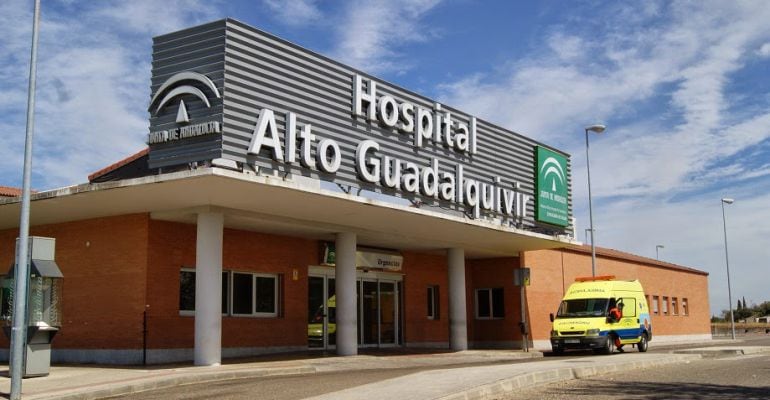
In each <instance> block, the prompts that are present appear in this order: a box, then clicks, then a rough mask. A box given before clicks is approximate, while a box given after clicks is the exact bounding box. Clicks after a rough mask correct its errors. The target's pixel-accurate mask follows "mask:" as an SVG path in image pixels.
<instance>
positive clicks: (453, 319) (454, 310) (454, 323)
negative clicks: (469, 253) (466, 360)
mask: <svg viewBox="0 0 770 400" xmlns="http://www.w3.org/2000/svg"><path fill="white" fill-rule="evenodd" d="M447 259H448V260H447V261H448V263H449V347H450V348H451V349H452V350H455V351H459V350H467V349H468V321H467V318H466V309H465V251H464V250H463V249H457V248H455V249H449V250H448V251H447Z"/></svg>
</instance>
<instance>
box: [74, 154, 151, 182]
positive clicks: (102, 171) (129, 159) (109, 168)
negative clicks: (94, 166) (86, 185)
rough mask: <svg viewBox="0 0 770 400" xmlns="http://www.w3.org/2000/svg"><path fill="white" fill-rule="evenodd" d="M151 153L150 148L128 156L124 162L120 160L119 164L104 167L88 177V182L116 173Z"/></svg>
mask: <svg viewBox="0 0 770 400" xmlns="http://www.w3.org/2000/svg"><path fill="white" fill-rule="evenodd" d="M149 152H150V148H149V147H147V148H145V149H144V150H142V151H140V152H138V153H136V154H134V155H131V156H128V157H126V158H124V159H122V160H120V161H118V162H116V163H114V164H112V165H108V166H106V167H104V168H102V169H100V170H98V171H96V172H94V173H93V174H91V175H88V181H89V182H90V181H92V180H94V179H96V178H98V177H100V176H102V175H104V174H107V173H110V172H112V171H114V170H116V169H118V168H120V167H122V166H124V165H126V164H129V163H131V162H132V161H134V160H136V159H138V158H141V157H143V156H145V155H147V154H148V153H149Z"/></svg>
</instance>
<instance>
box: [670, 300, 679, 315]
mask: <svg viewBox="0 0 770 400" xmlns="http://www.w3.org/2000/svg"><path fill="white" fill-rule="evenodd" d="M671 315H679V299H678V298H676V297H672V298H671Z"/></svg>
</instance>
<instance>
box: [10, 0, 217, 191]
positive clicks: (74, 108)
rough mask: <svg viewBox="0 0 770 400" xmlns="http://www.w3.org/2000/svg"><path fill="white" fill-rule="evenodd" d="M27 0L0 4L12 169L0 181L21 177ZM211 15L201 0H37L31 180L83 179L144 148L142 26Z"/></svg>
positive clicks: (146, 56) (145, 52)
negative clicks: (39, 7) (38, 23)
mask: <svg viewBox="0 0 770 400" xmlns="http://www.w3.org/2000/svg"><path fill="white" fill-rule="evenodd" d="M27 3H29V2H26V1H21V0H12V1H9V2H4V3H2V5H0V35H2V36H3V37H4V38H8V40H4V41H3V42H2V47H0V55H1V56H2V57H1V58H0V60H2V61H1V62H0V78H2V79H3V85H2V86H0V87H1V88H2V89H1V90H2V100H0V112H2V113H3V115H4V118H3V126H2V127H1V128H2V129H3V132H5V133H6V135H5V138H4V146H2V147H0V168H1V169H3V170H4V171H19V172H18V177H16V176H15V175H16V174H8V175H9V177H8V178H7V179H8V180H7V181H6V182H4V184H6V185H8V184H11V185H13V184H16V185H18V182H20V180H21V172H20V171H21V164H22V156H23V148H24V147H23V146H24V133H25V123H26V122H25V113H26V86H27V79H28V57H29V46H30V42H31V22H32V7H31V6H29V5H28V4H27ZM215 14H216V12H215V10H214V9H212V8H211V6H210V5H209V3H208V2H198V1H184V2H182V1H168V2H155V1H146V0H140V1H130V2H124V1H112V2H98V3H77V2H74V3H57V4H56V5H55V6H52V5H50V3H46V2H43V6H42V10H41V27H40V40H39V45H38V70H37V91H36V93H37V94H36V114H35V132H34V135H35V136H34V139H35V141H34V143H35V147H34V159H33V171H34V175H33V182H32V185H33V187H35V188H50V187H52V186H63V185H69V184H73V183H77V182H83V181H85V180H86V177H87V175H88V174H89V173H90V172H93V171H96V170H98V169H100V168H102V167H104V166H105V165H109V164H111V163H113V162H115V161H117V160H119V159H122V158H123V157H125V156H127V155H130V154H131V152H133V151H138V150H140V149H142V148H143V147H145V144H144V138H145V134H146V133H147V125H148V123H147V118H146V117H147V115H146V110H145V107H146V104H147V101H148V99H149V78H150V50H149V49H150V45H151V43H150V41H149V35H148V32H150V33H152V34H157V33H165V32H170V31H173V30H176V29H179V28H181V27H184V26H187V25H192V24H195V23H198V22H201V20H210V19H213V18H214V16H215ZM73 15H76V16H77V18H73ZM159 15H160V16H163V18H158V16H159ZM18 21H29V23H18ZM14 182H16V183H14Z"/></svg>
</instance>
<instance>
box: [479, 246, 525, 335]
mask: <svg viewBox="0 0 770 400" xmlns="http://www.w3.org/2000/svg"><path fill="white" fill-rule="evenodd" d="M518 267H519V259H518V258H493V259H486V260H467V261H466V271H467V272H468V274H467V275H468V277H467V278H466V279H467V281H466V287H467V303H466V304H467V307H468V340H469V341H470V342H473V346H474V347H485V342H486V346H491V347H500V346H507V345H510V342H511V341H513V340H521V333H520V330H519V322H520V321H521V318H520V315H521V301H520V300H521V293H520V292H519V288H517V287H515V286H514V285H513V270H514V269H516V268H518ZM483 288H503V296H504V315H505V317H504V318H502V319H478V318H476V298H475V297H476V295H475V291H476V289H483Z"/></svg>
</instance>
